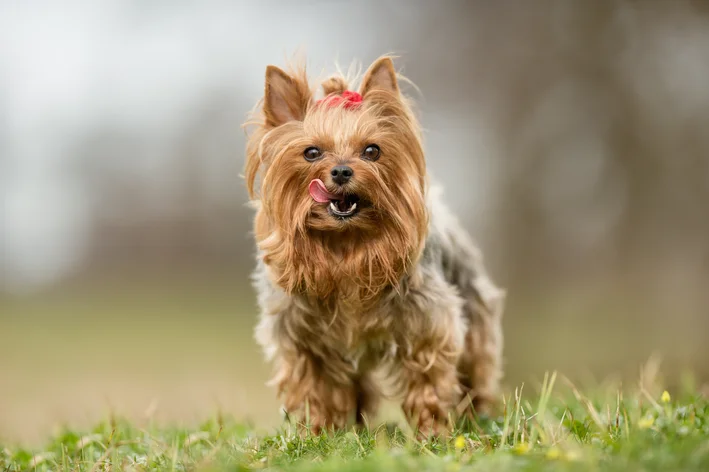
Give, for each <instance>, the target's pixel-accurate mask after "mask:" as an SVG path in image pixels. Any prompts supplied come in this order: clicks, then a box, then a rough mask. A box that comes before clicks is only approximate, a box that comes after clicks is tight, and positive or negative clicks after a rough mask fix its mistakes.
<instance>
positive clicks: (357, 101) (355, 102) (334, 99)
mask: <svg viewBox="0 0 709 472" xmlns="http://www.w3.org/2000/svg"><path fill="white" fill-rule="evenodd" d="M321 103H325V104H326V105H327V106H329V107H334V106H338V105H340V104H342V106H343V107H344V108H345V109H346V110H351V109H353V108H357V107H359V106H360V105H361V104H362V95H360V94H358V93H357V92H353V91H351V90H345V91H344V92H342V94H340V95H329V96H327V97H325V98H321V99H320V100H318V101H317V102H316V105H320V104H321Z"/></svg>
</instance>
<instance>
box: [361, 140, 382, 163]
mask: <svg viewBox="0 0 709 472" xmlns="http://www.w3.org/2000/svg"><path fill="white" fill-rule="evenodd" d="M380 153H381V151H380V150H379V146H377V145H376V144H370V145H369V146H367V147H366V148H364V149H363V150H362V159H367V160H368V161H376V160H377V159H379V154H380Z"/></svg>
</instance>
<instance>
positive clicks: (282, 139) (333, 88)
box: [246, 58, 426, 288]
mask: <svg viewBox="0 0 709 472" xmlns="http://www.w3.org/2000/svg"><path fill="white" fill-rule="evenodd" d="M323 88H324V90H325V92H326V94H327V96H326V98H325V99H323V100H320V101H317V102H316V101H315V100H314V98H313V94H312V93H311V91H310V89H309V87H308V84H307V80H306V79H305V77H302V76H301V77H298V76H296V77H294V76H291V75H288V74H286V73H284V72H283V71H281V70H280V69H278V68H275V67H272V66H271V67H269V68H268V69H267V73H266V93H265V97H264V102H263V118H264V120H263V123H261V125H260V126H259V129H258V130H257V132H256V133H254V134H253V135H252V136H251V139H250V143H249V149H248V159H247V172H246V174H247V181H248V184H249V188H250V190H251V191H252V192H253V187H254V182H255V180H256V175H257V173H259V172H260V173H261V192H260V199H261V204H262V208H261V211H262V212H263V215H261V216H262V218H263V219H265V220H266V221H265V222H263V221H262V222H261V225H262V226H264V228H262V231H263V232H264V233H266V234H261V235H259V234H258V233H259V232H260V231H259V228H258V227H257V238H260V240H261V242H262V245H261V246H262V249H266V257H267V258H268V257H269V254H268V248H269V247H271V249H272V251H271V252H272V253H273V254H272V257H271V259H272V260H273V259H274V257H273V256H275V253H276V252H279V251H280V253H281V254H283V253H284V251H285V252H287V253H289V254H288V258H289V259H290V260H288V261H285V260H282V261H281V263H282V264H281V265H282V266H283V267H282V268H281V271H290V272H293V271H295V272H297V273H298V274H297V276H295V274H291V275H294V277H295V278H299V279H301V280H300V282H298V283H297V284H296V285H303V283H305V285H306V286H310V285H312V284H320V285H321V286H322V285H323V284H325V281H324V280H315V279H320V277H316V276H313V277H314V278H313V277H311V280H307V279H308V277H307V276H305V275H303V274H304V273H305V272H312V269H308V268H307V267H302V266H303V265H308V264H310V265H312V264H325V265H330V266H332V265H333V263H334V262H333V260H331V259H333V257H336V258H337V260H338V261H339V263H338V265H339V266H340V268H339V269H336V268H334V267H330V268H329V270H325V271H324V272H328V273H329V274H327V275H323V277H329V278H330V279H332V278H333V277H335V278H337V277H338V276H341V275H344V274H345V273H346V274H347V275H349V276H350V277H351V278H352V277H354V279H356V280H360V281H361V282H362V283H364V284H366V285H368V286H370V288H371V286H372V284H375V285H383V284H385V283H394V282H395V281H394V280H389V279H391V278H398V277H400V275H401V271H402V270H404V268H405V266H406V265H407V263H409V262H411V261H412V259H413V258H415V257H417V256H418V254H417V252H418V251H420V249H421V246H422V242H423V237H424V234H425V228H426V211H425V203H424V190H425V174H426V170H425V162H424V156H423V151H422V148H421V144H420V136H419V127H418V125H417V123H416V120H415V119H414V117H413V115H412V113H411V110H410V109H409V107H408V105H407V104H406V102H405V100H404V99H403V97H402V96H401V94H400V91H399V86H398V83H397V79H396V74H395V71H394V69H393V64H392V62H391V60H390V59H388V58H384V59H380V60H379V61H377V62H375V63H374V64H373V65H372V66H371V67H370V68H369V70H368V71H367V73H366V74H365V76H364V79H363V81H362V85H361V87H360V92H359V94H357V93H352V92H349V91H346V90H345V89H346V83H345V82H344V80H343V79H340V78H333V79H330V80H329V81H327V82H326V83H324V84H323ZM257 226H258V222H257ZM276 240H278V242H276ZM282 245H290V246H291V250H287V251H286V250H285V249H284V248H282V247H281V248H280V249H278V250H277V249H276V247H278V246H282ZM328 256H331V257H329V259H330V260H328ZM282 258H283V257H281V259H282ZM296 259H297V260H296ZM382 270H383V271H384V272H387V274H386V275H384V279H387V280H386V281H385V280H384V279H381V277H382V276H383V274H378V273H377V272H381V271H382ZM367 272H369V273H370V274H371V275H367ZM303 277H305V279H306V280H302V279H303ZM372 277H375V278H376V277H379V278H380V279H381V280H379V279H377V280H376V281H375V280H373V279H372ZM362 279H367V280H362ZM290 288H295V287H290Z"/></svg>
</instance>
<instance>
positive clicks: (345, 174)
mask: <svg viewBox="0 0 709 472" xmlns="http://www.w3.org/2000/svg"><path fill="white" fill-rule="evenodd" d="M330 175H331V176H332V180H333V181H334V182H335V183H336V184H338V185H345V184H346V183H347V182H349V181H350V179H351V178H352V175H354V171H353V170H352V167H350V166H335V167H333V168H332V170H331V171H330Z"/></svg>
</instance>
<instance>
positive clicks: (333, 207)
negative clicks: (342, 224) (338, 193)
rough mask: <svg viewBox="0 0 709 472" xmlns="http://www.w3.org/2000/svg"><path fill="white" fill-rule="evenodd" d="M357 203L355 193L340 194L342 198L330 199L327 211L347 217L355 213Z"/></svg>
mask: <svg viewBox="0 0 709 472" xmlns="http://www.w3.org/2000/svg"><path fill="white" fill-rule="evenodd" d="M357 203H359V197H358V196H357V195H342V198H339V199H336V200H334V199H331V200H330V205H329V206H328V211H329V212H330V214H331V215H333V216H336V217H338V218H349V217H351V216H353V215H354V214H355V213H357Z"/></svg>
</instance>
